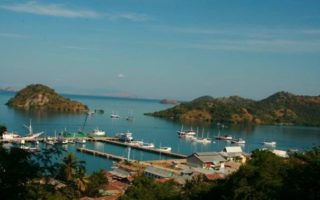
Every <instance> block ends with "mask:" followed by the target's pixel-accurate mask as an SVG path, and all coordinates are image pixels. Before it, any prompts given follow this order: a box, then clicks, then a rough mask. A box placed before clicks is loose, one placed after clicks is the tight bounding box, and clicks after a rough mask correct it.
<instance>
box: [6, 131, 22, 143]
mask: <svg viewBox="0 0 320 200" xmlns="http://www.w3.org/2000/svg"><path fill="white" fill-rule="evenodd" d="M20 138H21V136H20V135H19V134H17V133H15V132H12V133H9V132H4V133H3V134H2V139H3V140H6V141H10V140H16V139H20Z"/></svg>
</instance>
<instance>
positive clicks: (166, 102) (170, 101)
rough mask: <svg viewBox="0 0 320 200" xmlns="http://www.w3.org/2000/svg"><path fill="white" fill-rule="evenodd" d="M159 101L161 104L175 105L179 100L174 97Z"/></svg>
mask: <svg viewBox="0 0 320 200" xmlns="http://www.w3.org/2000/svg"><path fill="white" fill-rule="evenodd" d="M160 103H162V104H173V105H177V104H179V102H178V101H177V100H175V99H162V100H160Z"/></svg>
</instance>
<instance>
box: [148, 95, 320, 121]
mask: <svg viewBox="0 0 320 200" xmlns="http://www.w3.org/2000/svg"><path fill="white" fill-rule="evenodd" d="M146 115H151V116H155V117H161V118H166V119H172V120H181V121H198V122H203V121H206V122H223V123H233V124H244V123H247V124H280V125H311V126H320V96H298V95H294V94H290V93H287V92H278V93H276V94H274V95H272V96H270V97H268V98H266V99H263V100H261V101H254V100H250V99H244V98H241V97H238V96H231V97H223V98H216V99H215V98H213V97H210V96H204V97H200V98H197V99H195V100H193V101H191V102H188V103H181V104H180V105H177V106H175V107H173V108H169V109H167V110H163V111H159V112H154V113H146Z"/></svg>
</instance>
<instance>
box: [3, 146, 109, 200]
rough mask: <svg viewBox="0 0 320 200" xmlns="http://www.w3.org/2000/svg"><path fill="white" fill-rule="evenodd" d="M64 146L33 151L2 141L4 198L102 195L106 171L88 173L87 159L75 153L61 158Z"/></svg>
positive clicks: (66, 197)
mask: <svg viewBox="0 0 320 200" xmlns="http://www.w3.org/2000/svg"><path fill="white" fill-rule="evenodd" d="M62 153H63V152H62V150H61V149H60V148H58V147H57V148H53V147H51V148H48V149H43V151H41V152H39V153H37V154H32V153H28V152H26V151H24V150H21V149H20V148H10V149H5V148H3V146H2V145H0V194H1V199H2V200H6V199H8V200H9V199H10V200H11V199H17V200H19V199H59V200H61V199H78V198H80V197H82V196H92V197H95V196H99V189H103V188H104V187H105V186H106V184H107V183H108V180H107V178H106V177H105V175H104V173H103V172H102V171H99V172H95V173H93V174H92V175H90V176H87V175H86V169H85V167H84V163H83V162H81V161H79V160H78V159H77V158H76V157H75V156H74V155H73V154H67V155H66V156H65V157H64V159H63V161H62V162H61V161H60V160H61V159H59V157H60V156H61V155H63V154H62Z"/></svg>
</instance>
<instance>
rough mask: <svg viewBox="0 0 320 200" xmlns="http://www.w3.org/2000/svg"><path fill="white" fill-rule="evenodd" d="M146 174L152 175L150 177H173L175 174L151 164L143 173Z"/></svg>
mask: <svg viewBox="0 0 320 200" xmlns="http://www.w3.org/2000/svg"><path fill="white" fill-rule="evenodd" d="M143 174H144V175H145V176H147V177H150V178H157V179H160V178H171V177H172V176H173V172H171V171H168V170H165V169H161V168H158V167H154V166H149V167H147V168H146V169H145V170H144V173H143Z"/></svg>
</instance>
